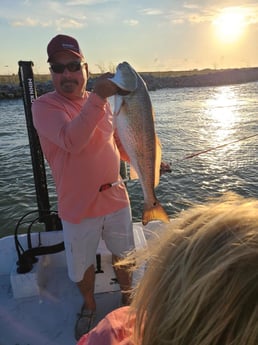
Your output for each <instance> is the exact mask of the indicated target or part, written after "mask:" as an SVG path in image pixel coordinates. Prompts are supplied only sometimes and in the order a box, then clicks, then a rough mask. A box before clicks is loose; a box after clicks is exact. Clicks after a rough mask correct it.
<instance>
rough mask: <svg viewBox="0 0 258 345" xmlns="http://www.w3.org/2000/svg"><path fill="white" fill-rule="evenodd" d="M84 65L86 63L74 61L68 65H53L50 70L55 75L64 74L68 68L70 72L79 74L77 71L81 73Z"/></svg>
mask: <svg viewBox="0 0 258 345" xmlns="http://www.w3.org/2000/svg"><path fill="white" fill-rule="evenodd" d="M83 65H84V62H80V61H72V62H69V63H68V64H66V65H63V64H62V63H55V64H51V65H50V68H51V70H52V71H53V72H54V73H64V70H65V69H66V68H67V69H68V71H69V72H77V71H80V69H81V66H83Z"/></svg>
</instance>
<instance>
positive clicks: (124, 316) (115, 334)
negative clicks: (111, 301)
mask: <svg viewBox="0 0 258 345" xmlns="http://www.w3.org/2000/svg"><path fill="white" fill-rule="evenodd" d="M134 324H135V315H131V313H130V310H129V307H122V308H118V309H115V310H113V311H112V312H111V313H109V314H108V315H107V316H106V317H105V318H104V319H102V320H101V321H100V322H99V323H98V324H97V326H96V327H95V328H93V329H92V330H91V331H90V332H89V333H87V334H85V335H83V336H82V337H81V339H80V340H79V341H78V343H77V345H134V342H133V338H132V335H133V329H134Z"/></svg>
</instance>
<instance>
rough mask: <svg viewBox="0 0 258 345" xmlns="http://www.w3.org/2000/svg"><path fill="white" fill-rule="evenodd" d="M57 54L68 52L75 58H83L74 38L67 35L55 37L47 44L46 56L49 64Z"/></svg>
mask: <svg viewBox="0 0 258 345" xmlns="http://www.w3.org/2000/svg"><path fill="white" fill-rule="evenodd" d="M58 52H70V53H72V54H74V55H75V56H77V57H80V58H84V56H83V53H82V51H81V49H80V46H79V43H78V42H77V41H76V39H75V38H73V37H71V36H67V35H57V36H55V37H54V38H52V40H51V41H50V42H49V43H48V46H47V54H48V60H47V62H50V61H51V59H52V58H53V56H54V54H56V53H58Z"/></svg>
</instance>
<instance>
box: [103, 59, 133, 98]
mask: <svg viewBox="0 0 258 345" xmlns="http://www.w3.org/2000/svg"><path fill="white" fill-rule="evenodd" d="M109 80H110V81H112V82H113V83H114V84H115V85H116V86H118V87H119V88H120V89H121V90H123V91H128V92H133V91H135V90H136V89H137V87H138V81H137V74H136V73H135V71H134V70H133V69H132V67H131V66H130V65H129V63H128V62H122V63H120V64H119V65H118V66H117V68H116V73H115V75H114V77H113V78H109Z"/></svg>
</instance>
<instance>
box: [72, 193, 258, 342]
mask: <svg viewBox="0 0 258 345" xmlns="http://www.w3.org/2000/svg"><path fill="white" fill-rule="evenodd" d="M138 255H139V257H138ZM131 260H135V256H134V255H132V256H129V257H128V259H126V261H123V262H122V264H123V265H124V264H125V262H126V263H127V264H128V262H130V261H131ZM143 260H145V262H146V264H147V265H146V273H145V274H144V276H143V278H142V280H141V281H140V282H139V285H138V287H136V289H135V292H134V295H133V297H132V304H131V305H130V306H129V307H122V308H119V309H117V310H115V311H113V312H112V313H110V314H109V315H108V316H106V318H105V319H103V320H102V321H101V322H100V323H99V324H98V325H97V327H96V328H94V329H93V330H92V331H91V332H89V333H88V334H86V335H84V336H83V337H82V338H81V339H80V341H79V342H78V344H77V345H93V344H98V345H111V344H112V345H115V344H121V345H129V344H130V345H165V344H166V345H168V344H170V345H190V344H194V345H242V344H245V345H257V344H258V201H257V200H255V199H244V198H242V197H240V196H237V195H235V194H231V193H230V194H228V195H226V196H224V197H222V198H220V199H219V200H215V201H210V202H208V203H206V204H203V205H199V206H194V207H192V208H190V209H188V210H187V211H184V212H182V213H181V214H180V215H179V217H177V218H176V219H175V220H172V221H171V223H170V224H169V225H167V227H166V229H165V230H164V232H163V233H162V234H161V236H160V237H159V238H156V239H155V240H154V241H153V243H150V245H149V246H148V248H147V250H145V252H144V253H139V254H137V255H136V261H137V262H138V264H141V263H142V262H143Z"/></svg>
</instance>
